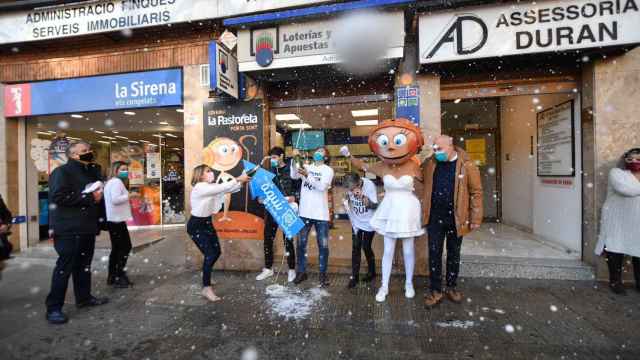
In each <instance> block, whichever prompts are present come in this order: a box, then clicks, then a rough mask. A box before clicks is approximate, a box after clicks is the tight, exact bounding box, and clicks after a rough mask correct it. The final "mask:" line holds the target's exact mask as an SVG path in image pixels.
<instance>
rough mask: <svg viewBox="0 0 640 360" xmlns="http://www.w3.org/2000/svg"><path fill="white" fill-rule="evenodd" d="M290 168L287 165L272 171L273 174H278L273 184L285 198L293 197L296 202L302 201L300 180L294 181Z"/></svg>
mask: <svg viewBox="0 0 640 360" xmlns="http://www.w3.org/2000/svg"><path fill="white" fill-rule="evenodd" d="M289 169H290V168H289V166H287V165H285V166H283V167H280V168H275V169H271V172H272V173H274V174H276V177H274V178H273V183H274V184H276V187H277V188H278V190H280V192H282V195H284V196H293V197H295V198H296V202H299V201H300V185H301V183H302V182H301V181H300V180H294V179H292V178H291V172H290V170H289Z"/></svg>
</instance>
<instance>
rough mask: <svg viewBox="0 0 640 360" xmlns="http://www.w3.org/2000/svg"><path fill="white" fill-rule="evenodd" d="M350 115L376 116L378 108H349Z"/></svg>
mask: <svg viewBox="0 0 640 360" xmlns="http://www.w3.org/2000/svg"><path fill="white" fill-rule="evenodd" d="M351 116H353V117H363V116H378V109H365V110H351Z"/></svg>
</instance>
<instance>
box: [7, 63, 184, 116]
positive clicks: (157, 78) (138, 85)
mask: <svg viewBox="0 0 640 360" xmlns="http://www.w3.org/2000/svg"><path fill="white" fill-rule="evenodd" d="M4 104H5V106H4V115H5V116H6V117H16V116H30V115H46V114H62V113H71V112H84V111H102V110H116V109H133V108H148V107H160V106H180V105H182V70H180V69H169V70H155V71H144V72H136V73H127V74H116V75H105V76H92V77H83V78H74V79H65V80H53V81H41V82H33V83H25V84H15V85H6V86H5V89H4Z"/></svg>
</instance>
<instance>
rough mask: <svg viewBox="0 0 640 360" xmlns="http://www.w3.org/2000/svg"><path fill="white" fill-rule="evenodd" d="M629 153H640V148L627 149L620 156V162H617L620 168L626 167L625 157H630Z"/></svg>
mask: <svg viewBox="0 0 640 360" xmlns="http://www.w3.org/2000/svg"><path fill="white" fill-rule="evenodd" d="M631 155H640V148H631V149H629V150H627V151H626V152H625V153H624V154H623V155H622V157H621V158H620V163H619V164H618V167H619V168H621V169H626V168H627V158H628V157H630V156H631Z"/></svg>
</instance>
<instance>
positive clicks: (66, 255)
mask: <svg viewBox="0 0 640 360" xmlns="http://www.w3.org/2000/svg"><path fill="white" fill-rule="evenodd" d="M67 157H68V159H69V161H68V162H67V163H66V164H65V165H62V166H60V167H58V168H56V169H55V170H54V171H53V172H52V173H51V176H50V177H49V204H50V216H51V222H50V224H51V225H50V230H51V231H53V244H54V248H55V250H56V252H57V253H58V261H57V262H56V266H55V269H54V270H53V276H52V279H51V292H50V293H49V295H48V296H47V300H46V305H47V320H48V321H49V322H50V323H52V324H64V323H66V322H67V321H68V318H67V316H66V315H65V314H64V313H63V312H62V306H63V305H64V298H65V294H66V292H67V285H68V284H69V276H72V277H73V290H74V293H75V298H76V306H77V307H78V308H82V307H89V306H97V305H102V304H106V303H107V302H108V299H107V298H96V297H94V296H93V295H91V261H92V260H93V252H94V249H95V244H96V234H98V233H99V227H98V222H99V221H100V219H99V217H100V213H101V211H100V206H101V205H100V204H101V201H102V188H98V189H97V190H95V191H93V192H85V189H86V187H87V185H89V184H92V183H95V182H96V181H100V180H101V175H100V168H99V166H98V165H96V164H94V163H93V160H94V156H93V152H92V151H91V146H90V145H89V144H87V143H85V142H82V141H80V142H76V143H72V144H71V145H70V146H69V148H68V149H67ZM102 220H103V221H104V219H102Z"/></svg>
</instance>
